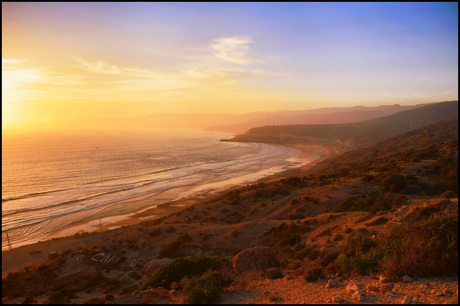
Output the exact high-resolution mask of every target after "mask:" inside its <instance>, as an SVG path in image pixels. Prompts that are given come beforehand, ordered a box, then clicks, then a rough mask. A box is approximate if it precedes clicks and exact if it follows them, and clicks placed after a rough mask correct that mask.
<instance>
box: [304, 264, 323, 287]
mask: <svg viewBox="0 0 460 306" xmlns="http://www.w3.org/2000/svg"><path fill="white" fill-rule="evenodd" d="M321 274H322V267H321V265H320V264H318V263H316V262H313V263H311V264H310V266H309V267H308V268H307V269H305V271H304V273H303V278H304V279H305V280H306V281H307V282H313V281H315V280H317V279H318V278H320V277H321Z"/></svg>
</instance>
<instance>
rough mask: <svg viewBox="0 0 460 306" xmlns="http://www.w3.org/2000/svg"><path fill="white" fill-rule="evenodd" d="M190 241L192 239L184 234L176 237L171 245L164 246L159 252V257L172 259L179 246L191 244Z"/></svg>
mask: <svg viewBox="0 0 460 306" xmlns="http://www.w3.org/2000/svg"><path fill="white" fill-rule="evenodd" d="M191 241H192V237H191V236H190V235H189V234H187V233H184V234H182V235H180V236H179V237H177V238H176V239H175V240H174V241H172V242H171V243H169V244H167V245H166V246H164V247H163V248H162V249H161V250H160V252H159V253H160V256H161V257H172V256H174V255H176V253H177V250H179V247H180V246H181V245H183V244H184V243H187V242H191Z"/></svg>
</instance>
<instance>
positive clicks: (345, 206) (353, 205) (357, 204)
mask: <svg viewBox="0 0 460 306" xmlns="http://www.w3.org/2000/svg"><path fill="white" fill-rule="evenodd" d="M365 208H366V203H365V201H363V200H362V199H359V198H358V197H356V196H350V197H348V198H347V199H346V200H345V201H344V202H343V203H342V204H340V205H338V206H337V207H336V208H334V209H333V210H332V211H333V212H344V211H363V210H365Z"/></svg>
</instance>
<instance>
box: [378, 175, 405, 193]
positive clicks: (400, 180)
mask: <svg viewBox="0 0 460 306" xmlns="http://www.w3.org/2000/svg"><path fill="white" fill-rule="evenodd" d="M406 185H407V182H406V179H405V177H404V176H402V175H400V174H389V175H387V176H385V178H384V179H383V180H382V182H381V183H380V187H381V188H382V189H383V190H384V191H391V192H400V191H401V190H403V189H404V188H406Z"/></svg>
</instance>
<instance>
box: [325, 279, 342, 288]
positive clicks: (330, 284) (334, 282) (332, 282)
mask: <svg viewBox="0 0 460 306" xmlns="http://www.w3.org/2000/svg"><path fill="white" fill-rule="evenodd" d="M338 284H339V282H338V281H337V280H336V279H335V278H331V279H330V280H328V281H327V284H326V287H327V288H334V287H335V286H337V285H338Z"/></svg>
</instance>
